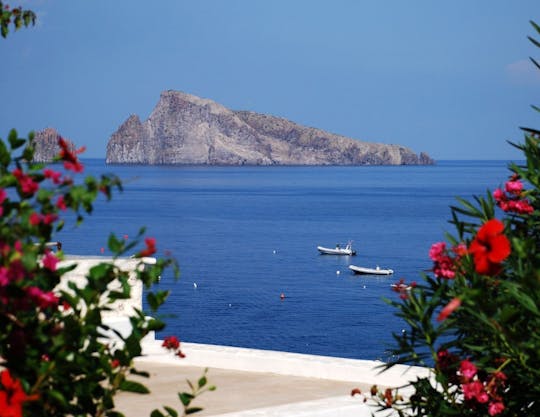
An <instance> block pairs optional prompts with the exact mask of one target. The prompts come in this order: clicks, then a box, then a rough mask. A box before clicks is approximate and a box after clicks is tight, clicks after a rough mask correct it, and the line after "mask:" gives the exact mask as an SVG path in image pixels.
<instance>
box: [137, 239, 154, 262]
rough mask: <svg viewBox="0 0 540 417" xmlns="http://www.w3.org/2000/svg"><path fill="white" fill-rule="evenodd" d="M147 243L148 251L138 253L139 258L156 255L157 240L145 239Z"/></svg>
mask: <svg viewBox="0 0 540 417" xmlns="http://www.w3.org/2000/svg"><path fill="white" fill-rule="evenodd" d="M144 243H146V249H143V250H142V251H140V252H139V253H138V256H139V257H140V258H142V257H143V256H150V255H153V254H154V253H156V239H155V238H153V237H147V238H145V239H144Z"/></svg>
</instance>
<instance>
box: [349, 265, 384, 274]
mask: <svg viewBox="0 0 540 417" xmlns="http://www.w3.org/2000/svg"><path fill="white" fill-rule="evenodd" d="M349 269H350V270H351V271H353V272H354V273H355V274H363V275H392V274H393V273H394V270H393V269H383V268H379V266H378V265H377V267H375V268H365V267H363V266H356V265H349Z"/></svg>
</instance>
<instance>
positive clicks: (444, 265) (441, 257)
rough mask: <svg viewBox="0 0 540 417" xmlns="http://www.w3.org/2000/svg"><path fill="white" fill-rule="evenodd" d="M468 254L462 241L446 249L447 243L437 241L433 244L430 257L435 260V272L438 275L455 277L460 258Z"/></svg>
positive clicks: (449, 277)
mask: <svg viewBox="0 0 540 417" xmlns="http://www.w3.org/2000/svg"><path fill="white" fill-rule="evenodd" d="M464 254H466V249H465V245H463V244H462V243H460V244H459V245H457V246H455V247H453V248H452V251H449V250H447V249H446V243H444V242H437V243H434V244H433V245H431V249H430V250H429V257H430V258H431V260H432V261H433V273H434V274H435V276H436V277H439V278H446V279H454V278H455V276H456V270H457V269H458V266H459V261H460V258H461V257H462V256H463V255H464Z"/></svg>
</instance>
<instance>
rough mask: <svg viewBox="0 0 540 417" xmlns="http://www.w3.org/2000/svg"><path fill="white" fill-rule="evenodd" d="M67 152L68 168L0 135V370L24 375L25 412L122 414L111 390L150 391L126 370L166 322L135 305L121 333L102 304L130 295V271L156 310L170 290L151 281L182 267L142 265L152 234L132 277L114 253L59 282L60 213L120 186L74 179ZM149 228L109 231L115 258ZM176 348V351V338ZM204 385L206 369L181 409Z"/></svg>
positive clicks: (82, 209)
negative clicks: (79, 277)
mask: <svg viewBox="0 0 540 417" xmlns="http://www.w3.org/2000/svg"><path fill="white" fill-rule="evenodd" d="M63 158H65V160H68V161H69V163H68V164H65V166H64V169H63V170H55V169H57V167H56V166H51V167H47V166H45V165H43V164H35V163H33V162H32V159H33V148H32V135H30V137H29V138H28V139H21V138H19V136H18V134H17V132H16V131H15V130H12V131H11V132H10V133H9V135H8V137H7V141H3V140H1V139H0V301H1V302H0V358H1V359H0V366H1V367H2V369H5V370H4V371H2V375H4V378H5V377H6V375H7V374H6V372H8V373H9V375H10V378H13V379H14V380H15V381H17V383H18V384H20V389H21V390H22V391H21V394H20V396H19V397H17V398H19V399H20V398H23V399H22V400H20V404H18V405H17V406H18V407H20V409H21V410H22V408H23V407H24V413H25V415H31V416H43V417H52V416H68V415H73V416H83V415H84V416H86V415H92V416H121V414H120V413H118V412H117V411H116V410H115V405H114V396H115V395H116V394H117V393H118V392H120V391H129V392H135V393H140V394H144V393H148V389H147V388H146V387H145V386H144V385H143V384H141V383H140V382H137V381H133V380H130V379H128V378H127V376H128V375H131V374H133V375H139V376H148V374H147V373H145V372H139V371H137V370H136V369H135V368H134V366H133V360H134V359H135V358H136V357H137V356H140V355H141V341H142V339H143V338H144V337H145V336H146V335H148V333H149V332H151V331H155V330H160V329H163V327H164V326H165V324H164V323H163V322H162V321H161V320H159V319H154V318H152V319H149V318H148V317H147V316H146V314H144V313H143V312H142V311H139V310H134V311H133V313H132V314H131V315H130V316H129V321H130V324H131V332H130V333H129V334H127V335H122V334H120V333H119V332H118V331H115V330H114V329H111V328H109V327H108V326H107V325H106V324H105V323H104V321H103V314H104V313H105V312H107V311H110V310H111V309H112V308H113V307H112V304H113V303H114V302H115V301H117V300H123V299H129V298H130V297H131V284H130V281H129V280H130V279H133V278H135V279H136V280H138V281H139V282H141V283H142V284H143V285H144V286H145V287H146V289H147V297H148V300H149V305H150V307H151V310H152V312H153V313H157V311H158V310H159V308H160V307H161V306H162V305H163V303H164V302H165V301H166V300H167V297H168V295H169V292H168V291H163V290H158V291H153V286H154V285H155V284H156V283H157V282H158V281H159V278H160V276H161V275H162V274H163V273H164V271H165V270H166V269H167V268H172V270H173V272H174V275H175V276H178V265H177V263H176V260H174V259H173V258H161V259H158V260H156V262H155V264H154V265H144V264H143V260H144V257H143V256H142V254H146V255H145V256H147V255H148V254H151V253H153V252H154V251H155V241H154V239H149V238H146V239H145V242H146V243H147V248H146V249H145V250H143V251H141V252H139V254H138V255H137V256H136V259H137V258H139V259H140V261H139V265H138V267H137V268H136V269H135V271H132V272H131V274H132V275H134V277H133V276H130V273H128V272H126V271H124V270H121V269H120V268H119V267H118V266H117V265H116V264H115V263H114V262H112V263H108V262H104V263H101V264H98V265H96V266H94V267H92V268H91V269H90V270H89V271H88V274H87V276H86V279H87V282H86V285H84V286H77V285H76V284H75V283H73V282H69V283H67V284H65V285H60V284H61V282H62V281H63V276H64V275H65V274H67V273H69V272H70V271H71V270H73V269H74V268H75V265H71V266H65V267H59V263H58V262H60V261H61V260H62V258H63V252H62V251H57V252H56V253H54V252H52V251H51V250H50V249H49V247H48V246H47V242H49V241H50V240H51V237H52V236H53V233H56V234H57V233H58V232H59V231H60V230H61V229H62V226H63V222H62V220H61V215H62V214H63V212H65V211H72V212H73V213H75V215H76V217H77V218H78V219H79V221H82V220H83V219H84V217H85V215H86V214H88V213H91V212H92V210H93V207H94V202H95V200H96V198H98V197H99V195H100V193H102V194H104V197H105V198H107V199H109V198H111V192H112V190H113V189H114V188H117V189H121V182H120V180H119V179H118V178H116V177H115V176H112V175H109V176H102V177H101V178H100V179H97V178H93V177H91V176H87V177H86V178H85V179H84V180H83V181H76V179H75V178H74V177H73V176H72V174H71V172H70V170H72V171H73V172H74V173H77V172H79V171H78V170H79V166H78V165H77V164H79V162H78V161H77V160H76V156H75V155H74V154H70V155H63ZM60 160H61V161H62V157H61V158H60ZM143 233H144V229H141V230H140V233H139V234H138V235H137V237H136V238H135V239H134V240H133V241H131V242H128V241H127V240H125V239H119V238H117V237H116V236H114V235H111V236H110V237H109V249H110V250H111V252H112V253H113V258H118V257H120V256H126V255H128V254H130V253H131V251H133V250H134V249H135V247H136V246H137V245H139V244H140V243H141V242H140V241H141V240H142V239H143ZM107 332H109V334H110V332H112V333H113V334H115V335H116V337H117V340H118V342H114V341H110V340H109V341H107V339H104V335H105V334H107ZM178 344H179V342H178ZM176 349H177V351H178V352H180V350H179V346H177V347H176ZM178 356H181V357H182V356H183V354H179V355H178ZM4 378H2V379H1V380H2V381H4ZM205 385H206V376H204V377H202V378H201V380H199V387H198V388H199V389H198V390H196V391H195V392H193V393H191V394H190V395H191V397H190V398H189V401H187V402H186V404H185V405H184V412H185V414H190V413H193V412H196V411H198V408H196V407H189V404H190V403H191V400H193V399H194V398H195V397H196V396H197V395H198V394H199V393H200V392H202V391H203V388H204V386H205ZM12 391H13V389H12V390H11V391H10V389H9V387H8V386H1V385H0V416H3V415H4V414H3V412H2V410H3V407H4V408H5V407H7V404H8V403H7V402H6V403H5V404H4V403H3V402H2V401H9V400H8V398H9V395H15V394H10V392H12ZM6 393H7V394H6ZM3 394H6V395H5V396H2V395H3ZM14 398H15V397H14ZM182 398H183V397H182ZM166 410H167V413H168V415H170V416H174V415H176V414H175V413H176V412H175V411H174V410H173V409H171V408H170V407H167V408H166Z"/></svg>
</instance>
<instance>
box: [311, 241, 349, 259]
mask: <svg viewBox="0 0 540 417" xmlns="http://www.w3.org/2000/svg"><path fill="white" fill-rule="evenodd" d="M317 250H318V251H319V252H320V254H321V255H348V256H352V255H356V251H355V250H354V249H353V248H352V241H349V242H347V244H346V245H345V247H342V246H341V244H339V243H338V244H336V247H335V248H325V247H324V246H317Z"/></svg>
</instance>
